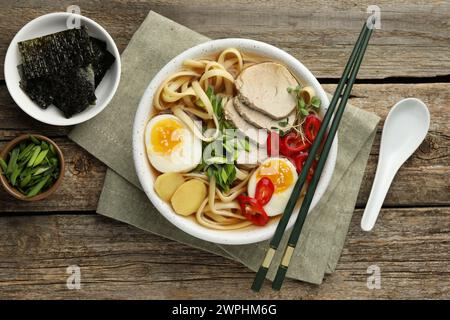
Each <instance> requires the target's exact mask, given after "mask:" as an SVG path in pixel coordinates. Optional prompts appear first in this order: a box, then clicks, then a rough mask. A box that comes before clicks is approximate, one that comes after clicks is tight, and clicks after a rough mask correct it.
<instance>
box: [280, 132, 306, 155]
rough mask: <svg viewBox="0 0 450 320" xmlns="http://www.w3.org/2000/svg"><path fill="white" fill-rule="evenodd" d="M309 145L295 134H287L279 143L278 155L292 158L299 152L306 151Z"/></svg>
mask: <svg viewBox="0 0 450 320" xmlns="http://www.w3.org/2000/svg"><path fill="white" fill-rule="evenodd" d="M310 146H311V144H310V143H309V142H307V141H303V139H302V138H301V137H300V136H299V135H298V134H297V133H296V132H289V133H288V134H286V135H285V136H284V137H283V138H281V142H280V153H281V154H282V155H284V156H286V157H290V156H294V155H296V154H298V153H300V152H301V151H306V150H307V149H308V148H309V147H310Z"/></svg>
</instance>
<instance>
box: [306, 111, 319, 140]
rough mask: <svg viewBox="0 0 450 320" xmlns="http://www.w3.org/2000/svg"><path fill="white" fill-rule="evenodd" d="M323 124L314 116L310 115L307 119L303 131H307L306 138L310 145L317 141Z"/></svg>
mask: <svg viewBox="0 0 450 320" xmlns="http://www.w3.org/2000/svg"><path fill="white" fill-rule="evenodd" d="M321 124H322V121H321V120H320V119H319V117H317V116H316V115H314V114H310V115H309V116H307V117H306V119H305V124H304V125H303V129H304V130H305V135H306V138H307V139H308V140H309V142H310V143H313V141H314V140H315V139H316V136H317V133H318V132H319V128H320V125H321Z"/></svg>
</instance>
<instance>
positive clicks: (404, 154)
mask: <svg viewBox="0 0 450 320" xmlns="http://www.w3.org/2000/svg"><path fill="white" fill-rule="evenodd" d="M429 127H430V112H429V111H428V108H427V106H426V105H425V104H424V103H423V102H422V101H420V100H419V99H415V98H408V99H403V100H401V101H399V102H397V103H396V104H395V105H394V107H392V109H391V111H389V114H388V116H387V118H386V121H385V123H384V126H383V134H382V136H381V145H380V154H379V158H378V167H377V172H376V174H375V179H374V182H373V186H372V191H371V192H370V196H369V200H368V201H367V205H366V209H365V210H364V215H363V217H362V220H361V228H362V229H363V230H364V231H370V230H372V228H373V226H374V225H375V222H376V220H377V217H378V213H379V212H380V209H381V206H382V204H383V201H384V199H385V197H386V194H387V192H388V190H389V187H390V185H391V183H392V180H393V179H394V177H395V174H396V173H397V171H398V169H400V167H401V166H402V164H403V163H404V162H405V161H406V160H407V159H408V158H409V157H410V156H411V155H412V154H413V153H414V151H416V149H417V148H418V147H419V146H420V144H421V143H422V141H423V140H424V139H425V137H426V135H427V133H428V129H429Z"/></svg>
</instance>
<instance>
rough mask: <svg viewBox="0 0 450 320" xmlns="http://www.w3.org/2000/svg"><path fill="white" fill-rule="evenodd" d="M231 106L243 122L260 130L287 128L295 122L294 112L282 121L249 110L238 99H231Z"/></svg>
mask: <svg viewBox="0 0 450 320" xmlns="http://www.w3.org/2000/svg"><path fill="white" fill-rule="evenodd" d="M233 104H234V108H235V109H236V111H237V112H238V113H239V115H240V116H241V117H242V118H244V120H246V121H247V122H249V123H250V124H252V125H254V126H255V127H258V128H261V129H266V130H271V129H273V128H280V129H283V128H289V127H291V126H292V125H293V124H294V121H295V111H293V112H291V114H289V116H288V117H287V118H285V119H283V120H274V119H272V118H271V117H269V116H267V115H265V114H264V113H261V112H259V111H257V110H255V109H252V108H250V107H249V106H247V105H246V104H245V103H243V102H242V101H241V100H239V98H238V97H236V98H234V99H233ZM281 122H283V123H281ZM285 122H286V123H285Z"/></svg>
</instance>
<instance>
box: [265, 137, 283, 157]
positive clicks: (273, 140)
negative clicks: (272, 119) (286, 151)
mask: <svg viewBox="0 0 450 320" xmlns="http://www.w3.org/2000/svg"><path fill="white" fill-rule="evenodd" d="M266 142H267V144H266V148H267V156H268V157H278V156H279V155H280V135H279V134H278V133H277V132H274V131H271V132H270V133H269V134H268V135H267V141H266Z"/></svg>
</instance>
